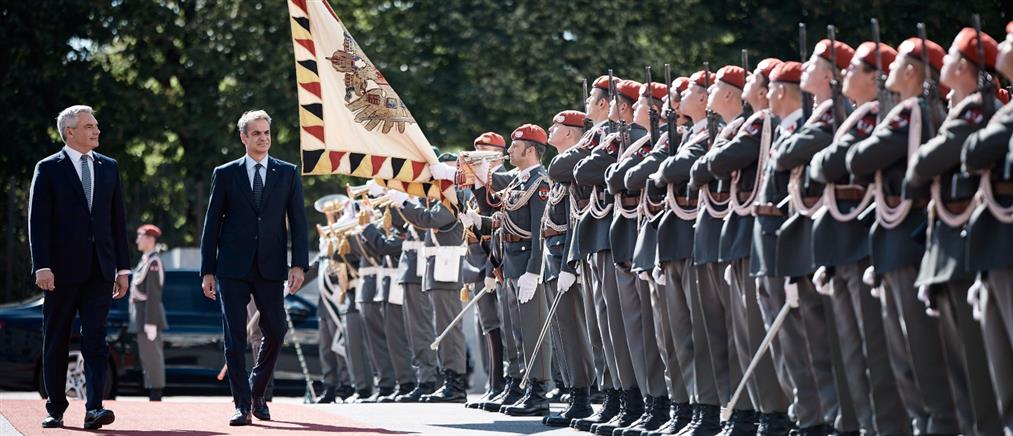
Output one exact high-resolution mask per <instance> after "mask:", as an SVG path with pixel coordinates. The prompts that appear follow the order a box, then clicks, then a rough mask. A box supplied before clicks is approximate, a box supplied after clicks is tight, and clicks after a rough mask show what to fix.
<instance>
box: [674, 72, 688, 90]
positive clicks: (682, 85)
mask: <svg viewBox="0 0 1013 436" xmlns="http://www.w3.org/2000/svg"><path fill="white" fill-rule="evenodd" d="M672 87H673V88H675V92H678V93H680V94H681V93H682V91H685V90H686V88H689V77H685V76H682V77H676V78H675V80H673V81H672Z"/></svg>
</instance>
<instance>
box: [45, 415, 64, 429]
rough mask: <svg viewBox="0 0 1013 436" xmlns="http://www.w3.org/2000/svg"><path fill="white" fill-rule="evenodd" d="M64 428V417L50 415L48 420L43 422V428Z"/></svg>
mask: <svg viewBox="0 0 1013 436" xmlns="http://www.w3.org/2000/svg"><path fill="white" fill-rule="evenodd" d="M60 427H63V415H52V414H51V415H49V416H47V417H46V419H43V420H42V428H60Z"/></svg>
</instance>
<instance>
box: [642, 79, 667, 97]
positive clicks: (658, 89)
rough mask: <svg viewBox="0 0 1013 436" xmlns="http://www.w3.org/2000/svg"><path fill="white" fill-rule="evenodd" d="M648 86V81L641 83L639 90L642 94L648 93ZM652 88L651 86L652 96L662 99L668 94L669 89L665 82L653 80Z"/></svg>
mask: <svg viewBox="0 0 1013 436" xmlns="http://www.w3.org/2000/svg"><path fill="white" fill-rule="evenodd" d="M647 87H648V85H647V84H646V83H644V84H642V85H640V91H639V93H640V95H645V94H647V93H648V91H647ZM650 88H651V90H650V96H651V98H654V99H658V100H661V99H664V98H665V95H666V94H668V89H666V86H665V84H664V83H658V82H651V85H650Z"/></svg>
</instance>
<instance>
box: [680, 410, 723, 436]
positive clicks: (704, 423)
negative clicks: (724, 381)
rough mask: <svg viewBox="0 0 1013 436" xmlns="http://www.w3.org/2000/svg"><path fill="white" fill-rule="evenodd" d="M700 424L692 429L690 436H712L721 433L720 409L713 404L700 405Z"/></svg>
mask: <svg viewBox="0 0 1013 436" xmlns="http://www.w3.org/2000/svg"><path fill="white" fill-rule="evenodd" d="M697 407H699V409H700V422H698V423H697V425H696V427H694V428H693V430H692V432H690V433H688V434H689V435H690V436H714V435H716V434H718V433H720V432H721V407H720V406H716V405H713V404H700V405H698V406H697Z"/></svg>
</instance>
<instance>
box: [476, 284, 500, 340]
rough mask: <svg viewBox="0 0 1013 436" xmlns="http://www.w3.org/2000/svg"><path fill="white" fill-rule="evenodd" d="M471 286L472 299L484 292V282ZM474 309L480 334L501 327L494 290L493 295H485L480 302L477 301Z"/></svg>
mask: <svg viewBox="0 0 1013 436" xmlns="http://www.w3.org/2000/svg"><path fill="white" fill-rule="evenodd" d="M473 285H474V288H473V289H474V290H473V291H472V293H471V297H472V298H474V297H475V296H476V295H478V293H479V292H482V291H483V290H485V283H484V282H478V283H474V284H473ZM475 308H476V309H477V310H475V314H476V315H477V316H478V323H479V326H480V328H481V329H482V331H481V333H483V334H485V333H489V332H490V331H493V330H496V329H498V328H500V327H502V326H503V322H502V321H501V320H500V318H499V302H498V301H497V298H496V292H495V290H494V291H493V293H491V294H487V295H486V296H484V297H482V299H481V300H478V303H475Z"/></svg>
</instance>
